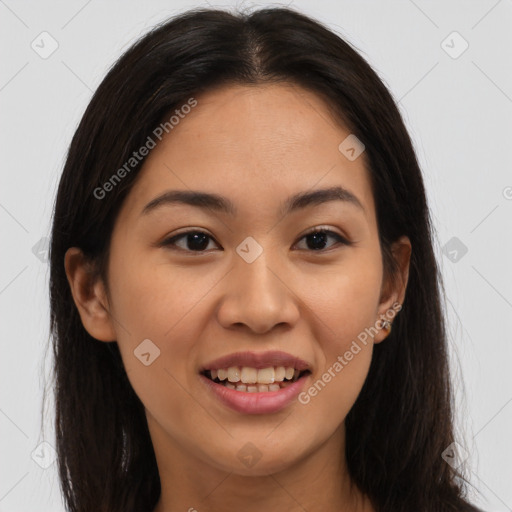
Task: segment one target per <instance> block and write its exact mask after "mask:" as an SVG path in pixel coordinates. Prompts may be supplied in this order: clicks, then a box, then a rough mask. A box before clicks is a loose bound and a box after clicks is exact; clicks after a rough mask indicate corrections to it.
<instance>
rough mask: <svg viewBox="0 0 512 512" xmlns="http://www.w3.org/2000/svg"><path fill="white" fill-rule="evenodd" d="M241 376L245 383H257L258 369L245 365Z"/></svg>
mask: <svg viewBox="0 0 512 512" xmlns="http://www.w3.org/2000/svg"><path fill="white" fill-rule="evenodd" d="M240 378H241V380H242V382H243V383H244V384H256V382H257V381H258V370H256V368H249V367H248V366H244V367H243V368H242V373H241V375H240ZM247 391H249V390H247Z"/></svg>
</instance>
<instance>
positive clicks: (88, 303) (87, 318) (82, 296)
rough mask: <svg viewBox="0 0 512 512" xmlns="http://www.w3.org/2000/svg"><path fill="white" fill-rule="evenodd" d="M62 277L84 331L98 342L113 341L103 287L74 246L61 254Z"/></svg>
mask: <svg viewBox="0 0 512 512" xmlns="http://www.w3.org/2000/svg"><path fill="white" fill-rule="evenodd" d="M64 267H65V270H66V276H67V278H68V283H69V286H70V288H71V293H72V295H73V300H74V302H75V305H76V307H77V309H78V313H79V314H80V318H81V320H82V324H83V326H84V328H85V329H86V331H87V332H88V333H89V334H90V335H91V336H92V337H93V338H95V339H97V340H99V341H116V339H117V336H116V333H115V330H114V326H113V323H112V319H111V315H110V313H109V304H108V298H107V295H106V293H105V286H104V284H103V282H102V280H101V279H100V277H99V276H98V275H97V274H96V273H95V272H94V271H93V267H92V265H91V262H90V261H88V260H87V259H86V258H85V256H84V254H83V252H82V251H81V250H80V249H79V248H78V247H71V248H69V249H68V250H67V251H66V255H65V257H64Z"/></svg>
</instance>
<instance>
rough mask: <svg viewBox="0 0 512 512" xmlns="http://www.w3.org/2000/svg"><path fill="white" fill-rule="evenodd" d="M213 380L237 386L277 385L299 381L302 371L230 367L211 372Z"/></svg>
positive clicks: (280, 368)
mask: <svg viewBox="0 0 512 512" xmlns="http://www.w3.org/2000/svg"><path fill="white" fill-rule="evenodd" d="M210 375H211V378H212V380H215V379H216V378H218V379H219V380H220V381H221V382H222V381H225V380H227V381H229V382H230V383H233V384H236V383H240V384H256V385H259V384H275V383H278V382H284V381H285V379H286V380H293V381H295V380H297V378H298V377H299V375H300V371H299V370H297V369H295V368H293V367H291V366H288V367H284V366H277V367H275V368H274V367H272V366H269V367H268V368H261V369H257V368H251V367H249V366H243V367H242V368H240V367H239V366H230V367H229V368H219V369H217V370H210Z"/></svg>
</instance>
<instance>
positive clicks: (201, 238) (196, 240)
mask: <svg viewBox="0 0 512 512" xmlns="http://www.w3.org/2000/svg"><path fill="white" fill-rule="evenodd" d="M182 239H184V240H185V243H184V244H183V245H184V246H183V245H182V246H180V245H178V242H180V241H181V240H182ZM210 241H213V238H212V237H211V236H210V235H208V234H207V233H205V232H203V231H187V232H185V233H180V234H179V235H176V236H173V237H172V238H169V239H167V240H165V241H164V242H162V245H163V246H164V247H171V248H175V247H176V248H178V249H179V250H183V251H190V252H205V249H207V247H208V244H209V243H210Z"/></svg>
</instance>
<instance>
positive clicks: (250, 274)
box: [219, 240, 298, 333]
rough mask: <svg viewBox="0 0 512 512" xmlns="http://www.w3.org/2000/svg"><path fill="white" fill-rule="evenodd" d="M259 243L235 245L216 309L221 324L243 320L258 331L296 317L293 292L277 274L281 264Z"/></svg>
mask: <svg viewBox="0 0 512 512" xmlns="http://www.w3.org/2000/svg"><path fill="white" fill-rule="evenodd" d="M258 246H259V244H258ZM259 247H260V249H258V247H257V246H256V245H255V244H254V242H253V241H251V240H249V241H247V245H245V244H244V243H242V244H240V246H239V247H238V248H237V254H236V255H235V258H234V263H233V265H234V268H233V272H232V273H231V277H230V283H229V286H228V287H227V290H226V294H225V296H224V297H223V303H222V306H221V308H220V310H219V321H220V322H221V323H222V324H223V325H224V326H225V327H228V326H229V325H233V324H245V325H247V326H248V327H249V328H251V329H252V330H254V331H256V332H260V333H261V332H265V331H266V330H269V329H271V328H272V327H273V326H274V325H276V324H282V323H288V324H293V323H295V322H296V320H297V318H298V308H297V304H296V300H295V297H294V294H293V293H292V292H291V291H290V289H289V287H288V286H286V284H285V282H286V279H285V278H283V277H284V276H283V277H281V276H280V275H279V273H280V269H282V268H283V265H282V264H281V263H280V262H279V261H277V259H278V258H277V256H276V254H274V253H273V252H272V251H271V250H270V249H263V247H261V246H259ZM244 249H245V251H244ZM255 251H256V252H255Z"/></svg>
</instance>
